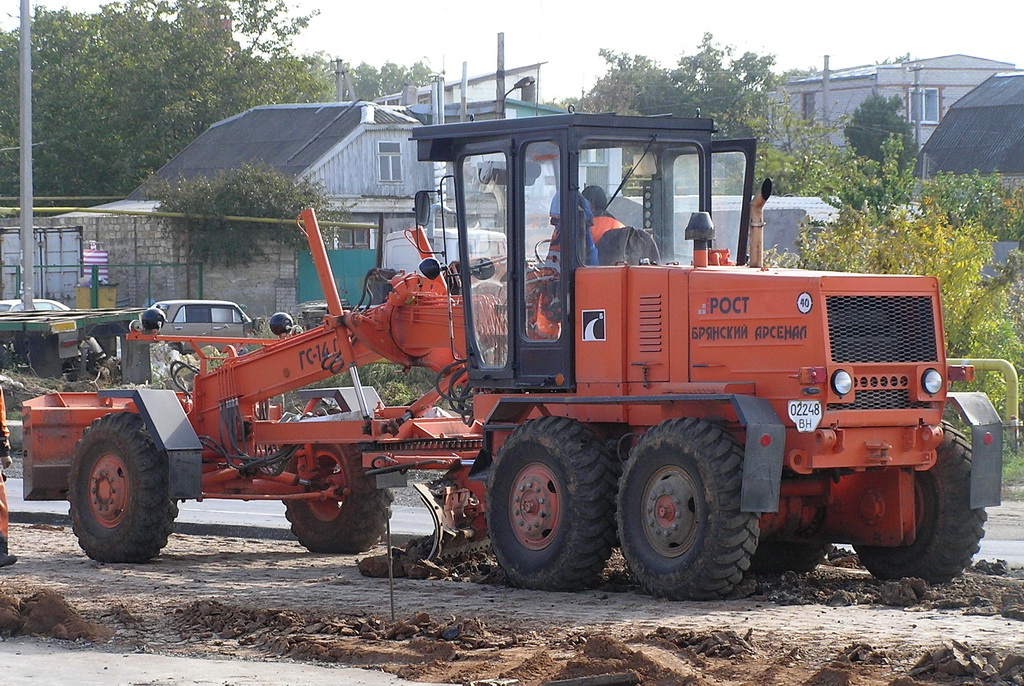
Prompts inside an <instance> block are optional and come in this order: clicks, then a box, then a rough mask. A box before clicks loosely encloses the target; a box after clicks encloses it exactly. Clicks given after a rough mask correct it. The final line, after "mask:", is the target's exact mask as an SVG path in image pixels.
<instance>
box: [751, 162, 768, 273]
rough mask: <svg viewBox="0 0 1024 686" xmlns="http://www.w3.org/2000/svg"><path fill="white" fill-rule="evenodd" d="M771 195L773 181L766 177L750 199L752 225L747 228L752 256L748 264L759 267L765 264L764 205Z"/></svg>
mask: <svg viewBox="0 0 1024 686" xmlns="http://www.w3.org/2000/svg"><path fill="white" fill-rule="evenodd" d="M771 195H772V181H771V179H765V180H764V183H762V184H761V188H759V189H758V191H757V195H755V196H754V199H753V200H751V201H750V227H749V228H748V230H747V237H748V241H749V246H748V249H749V251H750V258H749V259H748V260H747V264H749V265H750V266H751V267H755V268H757V269H760V268H761V267H763V266H764V205H765V203H766V202H768V198H770V197H771Z"/></svg>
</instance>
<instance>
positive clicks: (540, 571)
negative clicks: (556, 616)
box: [487, 417, 615, 591]
mask: <svg viewBox="0 0 1024 686" xmlns="http://www.w3.org/2000/svg"><path fill="white" fill-rule="evenodd" d="M487 533H488V536H489V537H490V539H491V548H492V549H493V551H494V555H495V557H497V559H498V563H499V564H500V565H501V567H502V569H503V570H504V571H505V575H506V577H507V579H508V581H509V583H510V584H512V585H513V586H518V587H520V588H533V589H545V590H563V591H573V590H579V589H581V588H586V587H588V586H592V585H594V584H595V582H596V581H597V580H598V578H599V577H600V575H601V572H602V571H604V566H605V563H606V562H607V561H608V558H609V557H611V553H612V547H613V546H614V544H615V468H614V465H613V464H612V457H611V455H610V454H609V453H608V452H607V451H606V450H605V448H604V445H603V444H602V442H601V441H600V439H599V438H598V437H597V435H596V434H594V432H593V431H591V430H590V429H588V428H587V427H585V426H583V425H582V424H580V423H579V422H576V421H574V420H572V419H567V418H565V417H542V418H540V419H533V420H530V421H528V422H526V423H525V424H523V425H522V426H520V427H518V428H517V429H516V430H515V431H513V432H512V434H511V435H510V436H509V437H508V440H506V441H505V444H504V445H503V446H502V448H501V450H500V452H499V453H498V457H497V460H496V461H495V464H494V466H493V467H492V470H491V478H490V481H489V483H488V484H487Z"/></svg>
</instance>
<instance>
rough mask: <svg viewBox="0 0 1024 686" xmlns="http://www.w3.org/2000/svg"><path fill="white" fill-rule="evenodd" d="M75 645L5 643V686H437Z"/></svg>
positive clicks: (0, 658)
mask: <svg viewBox="0 0 1024 686" xmlns="http://www.w3.org/2000/svg"><path fill="white" fill-rule="evenodd" d="M71 645H74V644H71V643H67V642H54V643H49V642H46V641H42V640H40V639H30V638H18V639H14V640H8V641H4V640H3V639H0V665H2V666H3V667H2V670H3V683H4V686H38V685H39V684H75V686H138V684H154V685H155V684H159V686H224V685H225V684H231V685H232V686H256V685H259V686H295V685H297V684H301V685H302V686H431V684H425V683H423V682H413V681H405V680H403V679H399V678H398V677H394V676H391V675H390V674H384V673H383V672H375V671H371V670H366V669H354V668H351V667H322V666H319V665H308V664H301V663H291V662H283V661H274V662H253V661H250V660H225V659H210V658H202V659H200V658H194V657H168V656H165V655H150V654H142V653H110V652H103V651H101V650H91V649H79V648H69V647H68V646H71ZM434 686H441V685H440V684H434Z"/></svg>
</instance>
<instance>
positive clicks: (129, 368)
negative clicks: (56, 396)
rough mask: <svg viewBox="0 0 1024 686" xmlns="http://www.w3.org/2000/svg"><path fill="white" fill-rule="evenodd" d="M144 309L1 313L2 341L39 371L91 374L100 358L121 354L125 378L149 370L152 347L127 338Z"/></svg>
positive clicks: (9, 352)
mask: <svg viewBox="0 0 1024 686" xmlns="http://www.w3.org/2000/svg"><path fill="white" fill-rule="evenodd" d="M140 312H142V310H141V309H140V308H127V309H107V310H67V311H30V312H9V313H0V346H2V347H3V348H4V349H5V351H6V355H7V356H8V357H9V358H10V360H11V362H14V363H22V364H27V365H28V366H29V367H30V368H31V369H32V371H33V372H35V373H36V374H38V375H39V376H49V377H57V376H61V375H62V374H64V373H69V374H72V375H77V374H82V373H89V372H91V371H92V369H93V366H94V364H95V363H96V361H98V360H99V359H103V358H105V357H117V356H120V357H121V363H122V377H123V378H124V380H125V381H130V382H134V383H137V382H141V381H143V380H145V379H146V378H148V375H149V349H148V347H147V346H146V345H137V344H134V343H130V342H129V341H125V340H124V335H125V334H126V333H128V327H129V325H130V323H131V322H132V320H134V319H138V317H139V313H140Z"/></svg>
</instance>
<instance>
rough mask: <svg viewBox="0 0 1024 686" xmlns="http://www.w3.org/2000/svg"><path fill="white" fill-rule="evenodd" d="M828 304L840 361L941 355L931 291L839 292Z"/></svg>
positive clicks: (832, 341) (922, 358) (922, 359)
mask: <svg viewBox="0 0 1024 686" xmlns="http://www.w3.org/2000/svg"><path fill="white" fill-rule="evenodd" d="M825 307H826V309H827V310H828V331H829V346H830V349H831V354H832V361H833V362H835V363H850V362H931V361H934V360H937V359H938V346H937V341H936V336H935V314H934V311H933V308H932V299H931V297H930V296H926V295H924V296H914V295H833V296H828V297H826V298H825Z"/></svg>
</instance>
